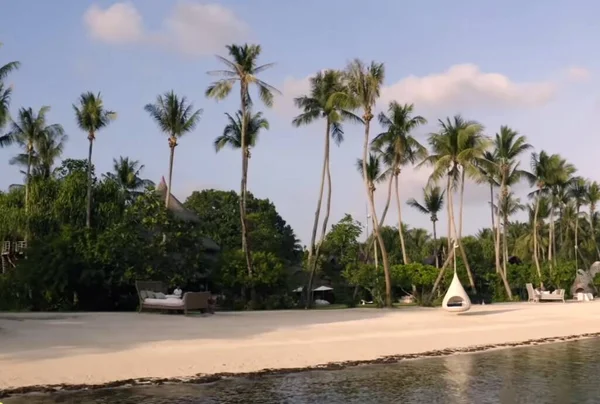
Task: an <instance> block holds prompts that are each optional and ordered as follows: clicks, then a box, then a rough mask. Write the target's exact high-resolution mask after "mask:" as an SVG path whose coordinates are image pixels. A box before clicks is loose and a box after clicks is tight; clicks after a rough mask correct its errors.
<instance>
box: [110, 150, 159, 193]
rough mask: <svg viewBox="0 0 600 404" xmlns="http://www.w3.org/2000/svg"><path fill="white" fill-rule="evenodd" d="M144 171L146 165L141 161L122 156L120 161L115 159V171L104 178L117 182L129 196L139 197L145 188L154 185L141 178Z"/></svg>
mask: <svg viewBox="0 0 600 404" xmlns="http://www.w3.org/2000/svg"><path fill="white" fill-rule="evenodd" d="M143 169H144V165H143V164H140V162H139V161H137V160H131V159H129V157H123V156H120V157H119V159H118V160H117V159H113V171H112V172H110V173H106V174H104V178H107V179H109V180H112V181H114V182H116V183H117V185H119V188H120V189H121V190H122V191H123V192H124V193H125V194H126V195H127V196H132V195H138V194H139V193H140V191H141V190H143V189H144V188H147V187H148V186H151V185H154V183H153V182H152V181H150V180H147V179H143V178H141V177H140V173H141V172H142V170H143Z"/></svg>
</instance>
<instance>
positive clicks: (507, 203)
mask: <svg viewBox="0 0 600 404" xmlns="http://www.w3.org/2000/svg"><path fill="white" fill-rule="evenodd" d="M525 208H526V207H525V205H523V204H522V203H521V200H520V199H519V198H516V197H515V194H514V193H512V192H509V193H508V194H506V195H505V196H504V197H503V198H502V205H499V206H497V207H496V209H497V211H498V220H500V218H502V257H503V258H502V263H503V274H504V277H505V278H506V277H507V268H506V267H507V264H508V237H507V233H508V226H509V225H510V222H509V219H510V217H511V216H514V215H515V214H517V213H518V212H520V211H522V210H525ZM496 236H497V234H496Z"/></svg>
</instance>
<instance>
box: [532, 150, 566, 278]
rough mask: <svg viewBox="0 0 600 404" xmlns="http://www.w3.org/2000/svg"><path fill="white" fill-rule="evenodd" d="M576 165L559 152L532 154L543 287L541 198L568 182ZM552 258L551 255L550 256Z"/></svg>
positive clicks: (535, 234)
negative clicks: (539, 223) (540, 221)
mask: <svg viewBox="0 0 600 404" xmlns="http://www.w3.org/2000/svg"><path fill="white" fill-rule="evenodd" d="M573 169H574V167H573V166H572V165H570V164H568V163H566V162H565V161H564V160H563V159H562V158H561V157H560V156H559V155H558V154H552V155H550V154H548V153H546V152H545V151H543V150H542V151H541V152H540V153H539V154H538V153H532V154H531V174H533V176H532V179H533V180H532V181H533V183H534V184H535V186H536V188H537V189H536V190H535V191H534V192H532V193H531V194H530V196H535V198H536V201H535V211H534V216H533V260H534V262H535V266H536V269H537V272H538V277H539V278H540V286H541V287H543V286H544V284H543V281H542V270H541V268H540V262H539V258H538V241H537V238H538V224H537V221H538V213H539V209H540V199H541V197H542V196H543V195H548V194H549V193H550V192H551V189H552V186H554V185H555V184H557V183H560V182H566V181H567V180H568V178H569V177H570V175H571V174H572V173H573ZM552 205H553V203H552V202H551V207H550V217H551V219H550V222H552V220H553V215H552V209H553V208H552ZM551 228H552V226H551V223H550V240H549V243H550V244H552V238H551V236H552V232H551ZM550 258H551V257H550Z"/></svg>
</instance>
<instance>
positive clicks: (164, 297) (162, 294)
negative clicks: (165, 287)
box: [154, 292, 167, 299]
mask: <svg viewBox="0 0 600 404" xmlns="http://www.w3.org/2000/svg"><path fill="white" fill-rule="evenodd" d="M154 298H155V299H166V298H167V295H165V294H164V293H162V292H158V293H155V294H154Z"/></svg>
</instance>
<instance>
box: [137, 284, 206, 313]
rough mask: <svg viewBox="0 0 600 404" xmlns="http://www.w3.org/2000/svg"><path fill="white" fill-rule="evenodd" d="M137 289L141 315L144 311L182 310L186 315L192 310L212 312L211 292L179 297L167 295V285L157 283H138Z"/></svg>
mask: <svg viewBox="0 0 600 404" xmlns="http://www.w3.org/2000/svg"><path fill="white" fill-rule="evenodd" d="M135 288H136V289H137V293H138V298H139V299H140V306H139V312H140V313H141V312H142V310H143V309H152V310H180V311H183V313H184V314H187V313H188V311H190V310H199V311H201V312H203V313H204V312H208V311H211V305H210V297H211V293H210V292H185V293H184V294H183V296H179V297H178V296H176V295H169V294H167V288H166V287H165V285H164V284H163V283H162V282H156V281H136V282H135Z"/></svg>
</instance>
